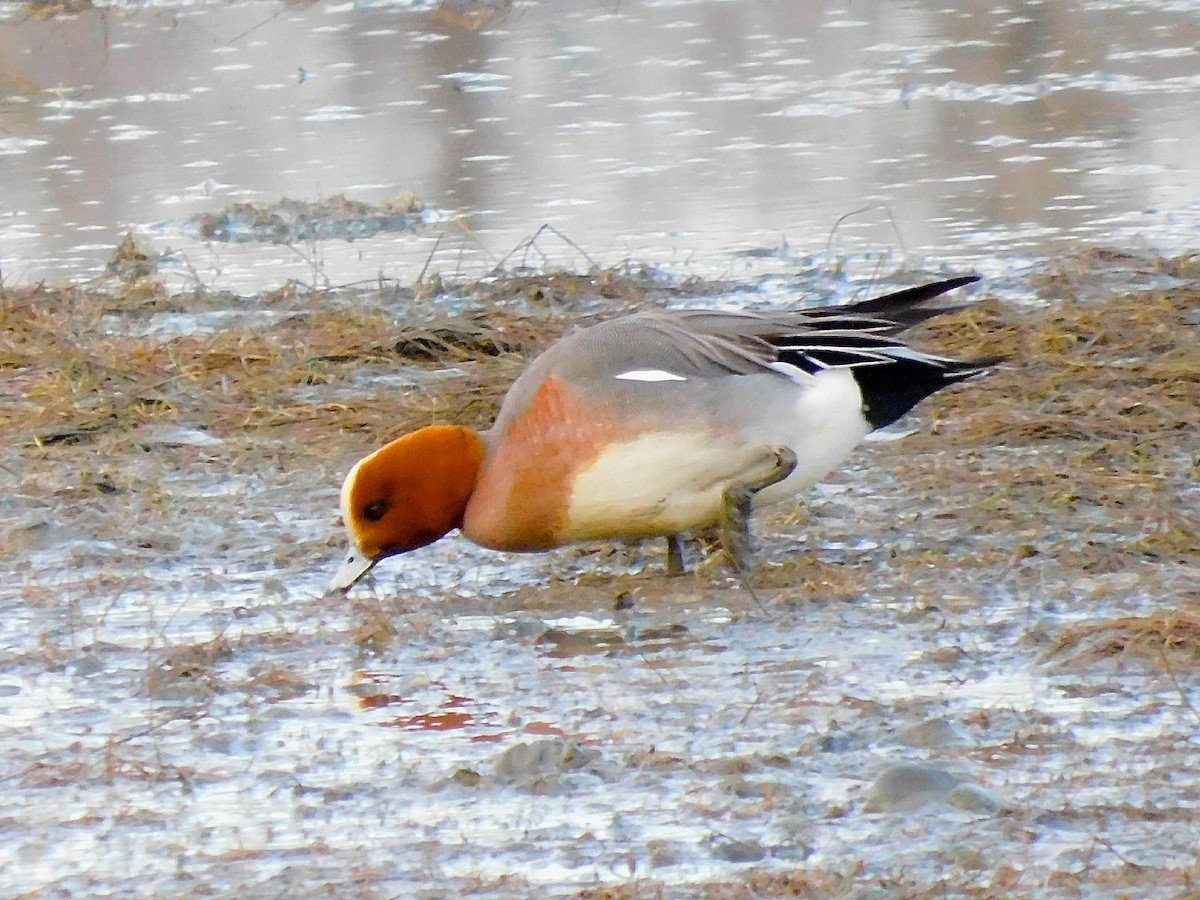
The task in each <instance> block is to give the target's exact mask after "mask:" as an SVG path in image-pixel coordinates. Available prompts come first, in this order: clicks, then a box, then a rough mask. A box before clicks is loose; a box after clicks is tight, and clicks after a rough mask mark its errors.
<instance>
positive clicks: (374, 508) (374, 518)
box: [362, 499, 388, 522]
mask: <svg viewBox="0 0 1200 900" xmlns="http://www.w3.org/2000/svg"><path fill="white" fill-rule="evenodd" d="M387 511H388V502H387V501H386V500H382V499H380V500H372V501H371V502H370V503H368V504H367V505H366V506H364V507H363V513H362V514H363V518H364V519H366V520H367V521H368V522H378V521H379V520H380V519H382V518H383V514H384V513H386V512H387Z"/></svg>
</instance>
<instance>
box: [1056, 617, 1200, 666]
mask: <svg viewBox="0 0 1200 900" xmlns="http://www.w3.org/2000/svg"><path fill="white" fill-rule="evenodd" d="M1051 652H1052V653H1054V654H1059V653H1064V652H1070V653H1071V654H1073V655H1074V658H1075V660H1076V661H1079V660H1080V659H1084V660H1096V659H1104V658H1110V657H1140V658H1143V659H1149V660H1151V661H1153V662H1155V663H1157V664H1159V665H1161V666H1163V667H1166V668H1172V669H1173V668H1174V667H1176V666H1192V667H1194V666H1197V665H1200V610H1197V609H1189V608H1183V609H1163V610H1158V611H1156V612H1153V613H1151V614H1149V615H1146V616H1121V617H1120V618H1116V619H1108V620H1105V621H1101V622H1086V623H1083V624H1079V625H1070V626H1068V627H1066V628H1064V629H1063V630H1062V631H1061V632H1060V633H1059V635H1058V639H1057V641H1056V642H1055V644H1054V647H1053V649H1052V651H1051Z"/></svg>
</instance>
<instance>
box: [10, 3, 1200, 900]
mask: <svg viewBox="0 0 1200 900" xmlns="http://www.w3.org/2000/svg"><path fill="white" fill-rule="evenodd" d="M805 9H807V7H806V5H805V4H784V3H770V2H768V3H753V4H751V3H746V4H730V3H719V2H710V0H696V2H672V3H666V2H663V3H649V2H647V3H630V2H620V3H618V2H608V3H585V2H578V3H575V2H572V3H564V4H561V5H560V4H557V3H556V4H549V3H532V2H527V3H519V2H518V3H511V4H510V3H504V2H497V3H494V4H491V5H487V4H477V3H476V4H473V3H466V2H460V3H439V4H434V3H413V2H382V0H377V2H365V0H360V2H356V3H305V2H298V3H291V2H289V3H276V2H273V0H272V2H265V0H264V2H258V0H238V2H228V3H227V2H216V0H212V2H207V0H196V2H190V3H184V2H168V0H155V2H141V3H109V4H104V3H95V4H93V3H89V2H84V0H80V2H61V3H29V4H6V5H5V6H4V7H3V9H2V10H0V51H2V55H0V59H3V68H0V91H2V96H3V102H0V127H2V128H3V131H2V132H0V164H3V165H4V167H5V186H6V197H5V201H4V208H3V210H0V265H2V276H3V277H2V280H0V424H2V427H3V434H4V435H5V438H6V439H5V441H4V442H3V444H2V445H0V551H2V552H3V556H4V558H5V559H6V560H8V561H9V566H8V567H6V569H5V571H4V572H3V573H0V613H2V614H0V648H2V649H3V652H2V653H0V747H2V748H3V753H2V754H0V759H2V762H0V894H3V895H4V896H22V897H25V896H28V897H68V896H71V897H74V896H154V897H161V896H216V897H228V896H233V895H237V896H242V897H260V896H261V897H288V898H291V897H315V896H333V897H380V898H383V897H429V898H434V897H445V896H458V895H468V894H470V895H476V896H487V897H512V898H525V897H543V896H553V897H586V898H625V897H628V898H641V897H647V898H654V897H671V898H674V897H680V898H685V897H711V898H752V897H778V896H807V897H854V898H859V897H863V898H865V897H914V898H916V897H926V896H939V895H940V896H968V897H981V898H1007V897H1031V898H1034V897H1036V898H1046V897H1049V898H1059V897H1061V898H1074V897H1079V896H1088V897H1149V896H1154V897H1191V896H1196V895H1197V894H1198V893H1200V850H1198V844H1197V840H1196V827H1195V819H1196V816H1197V811H1198V807H1200V695H1198V693H1197V690H1198V679H1200V513H1198V511H1197V510H1198V500H1200V487H1198V485H1200V440H1198V439H1197V430H1196V421H1197V409H1198V408H1200V377H1198V376H1197V371H1198V369H1197V360H1200V261H1198V259H1197V256H1196V249H1197V244H1198V243H1200V237H1198V235H1200V232H1198V230H1197V226H1198V225H1200V207H1198V206H1197V197H1198V196H1200V161H1198V160H1200V158H1198V157H1197V156H1196V154H1195V152H1194V148H1195V143H1196V140H1197V138H1198V137H1200V135H1198V133H1197V132H1198V129H1200V124H1198V123H1200V115H1197V112H1198V110H1200V102H1198V97H1197V93H1198V92H1200V75H1198V74H1197V73H1198V72H1200V65H1198V64H1197V57H1198V54H1200V51H1198V50H1197V47H1198V46H1200V13H1198V12H1197V10H1196V9H1195V7H1194V6H1193V5H1192V4H1188V3H1183V2H1179V3H1172V2H1161V3H1160V2H1154V3H1150V2H1146V3H1134V2H1130V3H1107V2H1105V3H1101V2H1081V3H1073V4H1056V5H1050V4H1039V3H1015V4H1011V5H1009V6H1007V7H1003V8H1001V7H997V6H995V5H994V4H988V5H984V4H967V5H965V6H963V5H959V6H957V7H954V8H951V7H946V8H940V9H936V10H934V9H930V8H926V6H925V5H924V4H904V3H896V4H888V3H878V4H869V5H861V4H850V5H844V6H838V5H823V6H819V7H817V6H814V7H812V9H811V10H809V11H807V12H806V11H804V10H805ZM783 173H787V174H786V175H785V174H783ZM868 206H870V207H872V209H870V210H868V211H865V212H860V213H857V214H855V215H851V216H850V217H849V218H846V219H844V220H842V221H841V223H840V224H839V220H840V219H841V218H842V217H843V216H845V215H846V214H847V213H854V212H855V210H861V209H864V208H865V207H868ZM542 224H547V225H548V226H550V227H548V228H546V229H543V230H540V231H539V226H541V225H542ZM514 248H515V249H514ZM628 259H631V260H633V261H632V262H629V261H627V260H628ZM970 270H976V271H979V272H981V273H983V274H985V275H987V276H989V277H987V278H986V279H985V280H984V281H983V282H982V283H981V284H980V285H979V286H977V287H975V288H972V289H969V290H967V291H964V292H963V294H964V297H965V298H966V299H969V300H970V304H969V306H968V307H967V308H966V309H963V310H961V311H958V312H955V313H953V314H950V315H947V316H944V317H942V318H939V319H937V320H936V321H934V322H932V323H929V324H927V325H925V326H922V327H921V329H919V330H918V331H916V332H915V333H914V334H913V336H912V337H913V340H914V343H916V344H917V345H918V346H920V347H922V348H924V349H931V350H939V351H941V352H945V353H948V354H952V355H960V356H977V355H991V354H1001V355H1004V356H1006V357H1008V358H1009V360H1010V362H1009V363H1007V364H1005V365H1003V366H1001V367H1000V368H998V369H997V370H996V371H994V372H992V373H991V374H989V375H988V376H987V377H985V378H983V379H980V380H978V381H976V382H972V383H971V384H969V385H965V386H962V387H961V388H958V389H955V390H951V391H947V392H945V393H943V394H939V395H937V396H936V397H934V398H933V399H931V400H930V401H928V402H926V403H925V404H923V405H922V406H921V407H919V408H918V410H917V411H916V412H915V413H914V414H912V415H910V416H909V417H907V418H906V419H904V420H902V421H901V422H900V423H898V426H895V427H893V428H890V429H888V430H887V432H886V433H884V434H881V435H879V436H878V439H876V440H873V441H871V442H869V443H868V444H866V445H864V447H863V448H861V449H860V450H859V451H858V452H856V453H855V455H854V456H853V457H852V458H851V460H850V462H849V464H848V465H847V466H845V467H844V468H843V469H842V470H841V471H839V472H837V473H835V474H834V475H832V476H831V477H830V478H829V479H828V480H827V482H826V483H825V484H823V485H821V486H819V487H818V488H816V489H815V490H814V491H813V492H812V494H811V496H810V497H808V498H807V499H806V500H805V502H804V503H802V504H800V505H799V506H797V507H795V508H789V507H787V506H785V507H783V508H778V509H775V510H773V511H770V514H768V515H763V516H760V517H759V519H758V520H757V521H756V523H755V533H756V537H757V539H758V543H759V545H760V550H759V553H758V554H757V557H756V559H757V563H758V568H757V569H756V570H755V571H753V572H751V573H750V574H749V575H748V577H747V579H746V580H742V579H739V578H737V577H734V576H733V575H732V574H731V573H730V572H729V571H728V569H726V568H724V567H723V565H722V563H721V561H720V554H718V553H715V552H712V551H711V548H706V547H705V546H703V545H694V546H692V547H691V548H690V549H691V554H692V557H693V559H694V560H696V561H697V562H698V565H697V567H696V571H695V573H694V574H691V575H687V576H684V577H682V578H667V577H665V575H664V574H663V570H664V566H665V553H664V551H663V548H662V547H661V546H659V544H658V543H655V544H653V545H650V544H645V545H637V546H619V545H611V544H593V545H586V546H580V547H574V548H568V549H564V550H560V551H556V552H553V553H547V554H538V555H525V556H521V555H506V554H499V553H494V552H490V551H486V550H481V549H479V548H476V547H474V546H472V545H471V544H469V543H468V542H466V541H464V540H462V539H461V538H459V537H458V536H452V537H450V538H448V539H446V540H444V541H442V542H439V543H438V544H435V545H433V546H432V547H429V548H426V549H424V550H421V551H417V552H415V553H412V554H409V555H406V556H404V557H400V558H395V559H392V560H388V561H386V562H385V563H383V564H382V565H380V566H379V567H378V568H377V570H376V571H375V573H374V575H373V578H372V579H371V580H369V581H368V582H366V583H364V584H363V585H361V586H359V587H357V588H355V589H354V590H353V591H352V592H351V593H350V595H349V596H348V597H346V598H332V597H323V596H322V592H323V590H324V587H325V585H326V583H327V582H328V579H329V577H330V576H331V574H332V572H333V570H334V568H335V567H336V564H337V563H338V561H339V558H340V555H341V552H342V549H343V540H344V537H343V534H342V530H341V527H340V525H339V523H338V521H337V503H338V490H339V487H340V484H341V479H342V476H343V475H344V473H345V472H346V470H347V469H348V468H349V467H350V466H351V465H352V464H353V463H354V462H355V461H356V460H357V459H358V458H359V457H360V456H361V455H362V454H363V453H364V452H366V451H368V450H371V449H374V448H375V447H377V446H378V445H380V444H381V443H382V442H384V441H385V440H387V439H389V438H391V437H394V436H396V435H398V434H400V433H402V432H404V431H406V430H409V429H410V428H413V427H417V426H420V425H424V424H428V423H430V422H435V421H453V422H461V423H464V424H468V425H475V426H479V427H486V425H487V424H488V423H489V422H490V420H491V418H492V416H493V415H494V413H495V410H496V408H497V405H498V403H499V400H500V398H501V397H502V396H503V394H504V391H505V390H506V389H507V387H508V385H509V384H510V383H511V382H512V380H513V379H514V378H515V377H516V375H517V373H519V372H520V371H521V369H522V368H523V366H524V365H525V364H526V363H527V362H528V361H529V360H530V359H531V358H532V357H533V356H534V355H536V354H537V353H538V352H540V350H542V349H544V348H545V347H546V346H548V345H549V344H550V343H551V342H553V341H554V340H555V339H556V338H557V337H558V336H559V335H561V334H562V333H564V332H565V331H566V330H567V329H569V328H570V327H572V326H573V325H575V324H577V323H579V322H588V321H592V320H594V319H596V318H599V317H607V316H612V315H616V314H619V313H621V312H625V311H630V310H634V309H640V308H645V307H655V306H664V305H667V306H677V307H679V306H705V307H716V308H740V307H753V308H757V307H782V306H797V305H802V304H809V305H815V304H825V303H836V302H842V301H845V300H848V299H852V298H856V297H860V296H865V295H867V294H870V293H876V292H881V291H883V290H885V289H887V288H891V287H898V286H904V285H908V284H913V283H916V282H919V281H922V280H926V279H929V278H932V277H936V276H939V275H942V274H944V273H946V272H952V273H956V274H957V273H961V272H963V271H970ZM751 589H752V590H753V593H752V592H751Z"/></svg>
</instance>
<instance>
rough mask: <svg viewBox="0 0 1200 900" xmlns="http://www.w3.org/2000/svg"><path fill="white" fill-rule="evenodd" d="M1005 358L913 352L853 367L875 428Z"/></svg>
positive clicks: (890, 422)
mask: <svg viewBox="0 0 1200 900" xmlns="http://www.w3.org/2000/svg"><path fill="white" fill-rule="evenodd" d="M1002 361H1003V357H999V356H989V357H983V358H980V359H969V360H955V359H945V358H943V357H939V356H926V355H925V354H921V353H913V355H912V357H903V358H897V359H896V360H895V361H894V362H892V363H890V364H888V365H879V366H855V367H854V368H852V369H851V372H853V373H854V380H855V381H857V382H858V389H859V390H860V391H862V395H863V415H864V416H865V417H866V419H867V422H868V423H869V424H870V426H871V427H872V428H883V427H884V426H885V425H891V424H892V423H893V422H895V421H896V420H897V419H899V418H900V417H901V416H902V415H904V414H905V413H906V412H908V411H909V410H910V409H912V408H913V407H914V406H916V405H917V404H918V403H920V402H921V401H922V400H924V399H925V398H926V397H928V396H929V395H930V394H933V393H936V392H937V391H940V390H941V389H942V388H944V387H949V386H950V385H952V384H957V383H958V382H960V381H966V380H967V379H968V378H971V377H973V376H975V375H982V374H983V373H984V372H986V371H987V370H988V368H989V367H990V366H994V365H995V364H996V363H999V362H1002Z"/></svg>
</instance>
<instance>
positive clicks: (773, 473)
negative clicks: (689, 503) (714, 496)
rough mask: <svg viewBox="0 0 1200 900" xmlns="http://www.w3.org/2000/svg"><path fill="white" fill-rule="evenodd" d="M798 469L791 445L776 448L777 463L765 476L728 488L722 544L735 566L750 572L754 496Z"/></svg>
mask: <svg viewBox="0 0 1200 900" xmlns="http://www.w3.org/2000/svg"><path fill="white" fill-rule="evenodd" d="M795 468H796V454H795V452H794V451H793V450H792V449H791V448H790V447H777V448H775V465H774V466H772V467H771V470H770V471H769V472H767V474H766V475H764V476H763V477H762V478H759V479H757V480H755V481H746V482H742V483H741V484H735V485H733V486H732V487H729V488H727V489H726V490H725V496H724V498H723V506H722V510H721V524H720V526H719V527H720V532H721V545H722V546H723V547H724V548H725V552H726V554H728V556H729V561H730V563H732V565H733V568H734V569H735V570H736V571H738V572H745V571H746V564H747V563H748V562H749V560H750V553H751V550H752V548H751V542H750V513H751V512H752V511H753V508H754V495H755V494H757V493H758V492H759V491H761V490H764V489H765V488H769V487H770V486H771V485H773V484H779V482H781V481H783V479H785V478H787V477H788V476H789V475H791V474H792V471H793V470H794V469H795Z"/></svg>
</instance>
